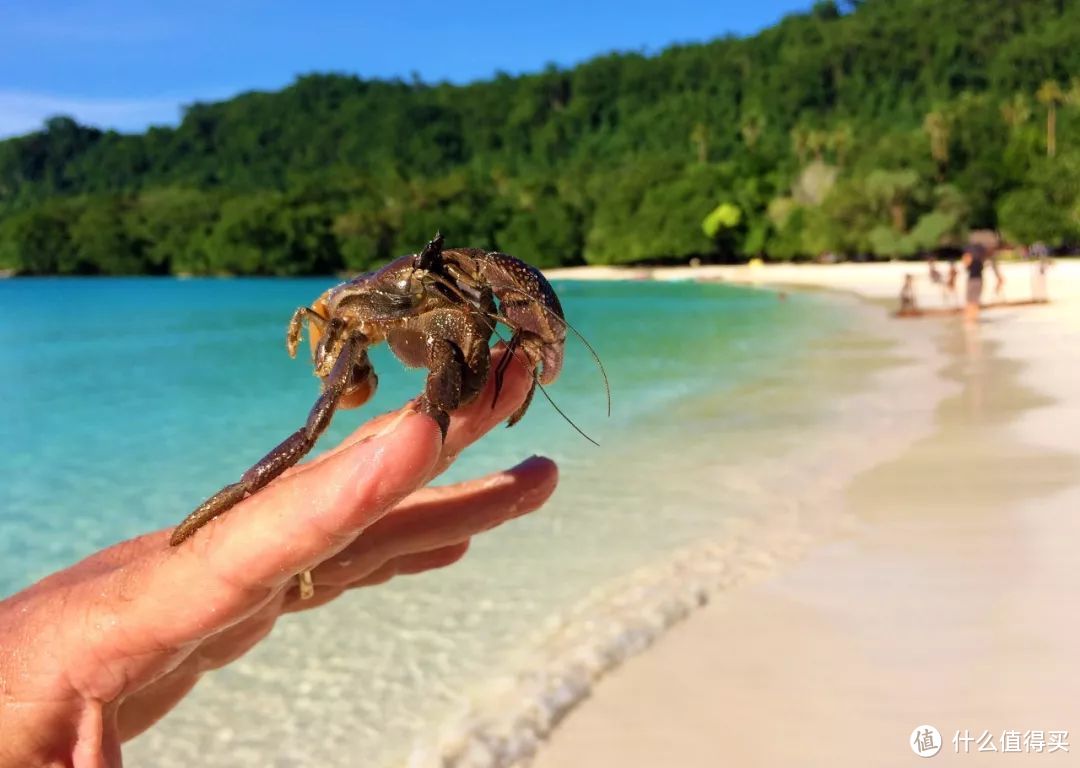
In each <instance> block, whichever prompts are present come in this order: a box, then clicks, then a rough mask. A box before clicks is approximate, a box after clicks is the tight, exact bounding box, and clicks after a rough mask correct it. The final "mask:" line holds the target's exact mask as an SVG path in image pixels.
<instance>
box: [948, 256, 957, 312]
mask: <svg viewBox="0 0 1080 768" xmlns="http://www.w3.org/2000/svg"><path fill="white" fill-rule="evenodd" d="M959 277H960V270H959V269H957V268H956V259H953V260H952V261H950V262H949V273H948V275H947V276H946V277H945V304H946V305H947V306H950V307H955V306H956V305H957V304H959V303H960V299H959V298H958V297H957V295H956V281H957V279H958V278H959Z"/></svg>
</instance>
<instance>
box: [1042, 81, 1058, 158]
mask: <svg viewBox="0 0 1080 768" xmlns="http://www.w3.org/2000/svg"><path fill="white" fill-rule="evenodd" d="M1035 98H1036V99H1038V100H1039V102H1040V103H1041V104H1045V105H1046V156H1047V157H1053V156H1054V155H1056V154H1057V105H1058V104H1060V103H1061V102H1062V100H1063V99H1064V98H1065V94H1064V93H1062V92H1061V86H1060V85H1058V83H1057V80H1047V81H1046V82H1045V83H1043V84H1042V85H1041V86H1039V90H1038V91H1037V92H1036V94H1035Z"/></svg>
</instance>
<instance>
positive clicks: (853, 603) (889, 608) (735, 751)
mask: <svg viewBox="0 0 1080 768" xmlns="http://www.w3.org/2000/svg"><path fill="white" fill-rule="evenodd" d="M910 266H911V265H908V264H873V265H805V266H801V265H800V266H791V265H767V266H762V267H757V268H746V267H734V268H727V267H720V268H706V267H699V268H681V269H678V270H674V271H673V270H670V269H663V270H658V272H659V273H660V274H659V275H657V274H654V275H653V276H652V277H653V278H654V279H661V280H663V279H699V278H700V279H709V280H716V279H719V280H723V281H725V282H732V283H736V284H754V285H759V286H762V287H768V288H772V289H782V288H785V287H787V286H793V285H794V286H799V287H808V288H816V289H822V288H824V289H830V290H839V291H844V292H847V293H853V294H855V295H858V296H861V297H862V298H864V299H868V300H870V301H874V302H880V301H882V300H885V299H893V298H895V296H896V294H897V293H898V286H899V284H900V281H901V280H902V278H903V274H904V273H906V272H909V271H911V270H910ZM587 269H588V268H587ZM1028 269H1029V265H1025V264H1010V265H1005V275H1006V280H1007V284H1006V294H1007V295H1009V288H1010V284H1011V287H1012V288H1013V290H1014V292H1013V293H1012V296H1014V297H1016V298H1020V296H1021V295H1022V294H1021V293H1020V290H1021V289H1022V288H1026V286H1027V282H1026V279H1025V277H1026V275H1027V274H1028ZM701 270H707V272H706V274H707V275H708V277H705V276H704V275H702V274H701ZM590 272H591V274H590V276H589V277H584V275H580V274H578V273H576V274H575V276H574V277H573V278H572V279H624V278H623V277H622V276H621V272H620V271H614V272H612V271H611V270H602V271H596V270H593V269H590ZM558 277H560V278H570V277H571V276H570V275H565V274H563V273H559V274H558ZM894 287H895V288H896V290H895V291H893V290H891V289H892V288H894ZM1050 289H1051V298H1052V299H1057V300H1056V301H1055V303H1053V304H1050V305H1048V306H1041V307H1036V308H1024V309H1003V310H999V311H998V312H996V313H994V314H993V315H992V319H991V318H990V317H987V318H986V319H985V320H984V322H983V323H981V324H980V325H979V326H978V327H977V328H974V329H969V330H967V331H963V330H962V329H963V326H962V325H961V324H960V323H959V322H958V321H956V320H951V321H950V320H947V319H936V320H929V319H928V320H925V321H924V322H923V323H915V324H910V323H905V324H904V325H905V326H907V327H909V328H916V327H917V328H921V329H924V330H925V333H926V334H927V335H928V336H934V337H936V338H937V339H938V344H939V345H940V346H941V348H942V351H943V353H944V354H945V355H946V356H947V358H948V360H949V361H950V362H949V364H948V365H947V366H946V368H945V369H944V371H943V373H944V375H945V376H947V377H949V378H950V379H952V380H953V381H955V382H956V383H957V384H958V385H959V386H960V387H961V389H960V392H959V394H955V395H952V396H949V397H946V398H944V399H943V400H942V401H941V402H940V403H939V404H938V405H937V406H936V407H935V409H934V411H935V428H934V431H933V433H932V434H931V435H929V436H926V437H924V438H922V439H920V440H919V441H917V442H916V443H915V444H913V445H912V447H910V448H908V449H907V450H906V451H904V452H903V454H902V455H901V456H900V457H898V458H896V459H893V460H891V461H885V462H879V463H877V464H876V465H875V466H874V467H872V468H870V469H868V470H866V471H864V472H862V473H861V474H860V475H858V476H857V477H856V478H854V479H853V480H852V481H851V482H850V483H849V484H848V486H847V489H846V491H845V502H846V507H847V510H848V511H849V512H850V513H851V514H852V515H853V516H854V518H855V519H856V520H857V524H856V525H855V527H854V529H853V530H852V531H847V532H840V534H839V535H836V536H833V537H832V538H831V539H827V540H825V541H821V542H818V543H817V544H815V545H814V546H813V547H812V548H811V549H810V551H809V552H808V553H807V556H806V557H805V558H803V559H802V560H799V561H798V562H796V563H794V564H789V565H787V566H785V567H783V568H780V569H777V570H776V571H775V572H774V573H772V574H771V575H769V576H768V577H767V578H765V579H763V580H761V581H759V582H757V583H755V584H752V585H749V586H746V587H744V588H738V589H734V590H730V591H727V592H723V593H720V594H719V595H718V597H717V599H716V600H715V601H713V603H712V604H711V605H709V606H707V607H705V608H704V609H703V610H701V611H697V612H695V613H694V615H693V616H690V617H689V618H688V620H687V621H685V622H682V623H681V624H679V626H676V627H674V628H673V629H672V631H671V632H669V633H666V634H665V635H664V637H663V638H661V639H660V641H659V642H658V643H656V645H655V646H654V647H653V648H652V649H650V650H649V651H647V652H645V653H643V654H641V655H640V656H638V657H636V658H634V659H630V660H629V661H628V662H627V663H626V664H625V665H623V666H621V667H620V668H618V669H616V670H614V671H613V672H612V674H611V675H609V676H608V677H607V678H605V679H604V680H603V681H601V682H600V683H599V685H598V686H597V687H596V689H595V690H594V691H593V692H592V695H591V697H590V698H589V700H587V701H585V702H584V703H583V705H582V706H580V707H579V708H577V709H575V710H574V711H573V712H571V713H570V714H569V715H568V716H567V717H566V719H565V721H564V722H563V723H562V724H561V725H560V727H559V728H558V729H556V730H555V731H554V733H553V735H552V736H551V738H550V739H549V740H548V742H547V743H546V744H545V745H544V746H543V747H542V748H541V749H540V751H539V759H538V760H537V761H536V762H535V765H536V766H538V768H556V766H558V768H563V767H565V768H575V766H579V765H580V766H586V765H588V766H595V765H620V766H624V765H625V766H651V765H657V764H679V765H682V766H697V765H700V766H706V765H709V766H711V765H715V764H716V758H717V755H718V754H721V755H723V756H724V757H725V758H727V759H729V760H730V761H731V762H732V763H733V764H737V765H743V764H756V765H774V764H784V765H787V764H807V763H812V764H819V763H823V762H828V763H829V764H835V765H848V764H850V765H861V764H865V762H866V761H867V759H868V757H869V756H873V757H872V758H870V760H871V761H872V762H874V764H900V763H905V764H906V763H908V762H909V761H910V760H911V759H913V758H914V755H913V754H912V753H911V751H910V750H909V749H908V748H906V747H905V745H904V743H905V740H906V738H907V736H908V735H909V734H910V731H911V729H913V728H914V727H915V726H916V725H919V724H922V723H933V724H936V725H937V727H938V728H939V729H940V730H941V732H942V733H943V734H945V739H946V744H945V747H946V750H945V751H946V752H947V751H949V750H952V748H953V747H952V745H951V744H949V743H948V739H949V738H951V735H952V733H953V730H960V729H962V728H964V727H967V728H968V729H970V730H975V729H976V728H978V729H979V730H978V733H981V731H982V730H984V729H988V730H992V729H994V728H996V729H997V732H998V733H999V734H1000V733H1002V732H1003V731H1004V730H1007V729H1020V730H1021V731H1022V730H1023V729H1024V728H1025V727H1026V728H1039V727H1040V724H1041V725H1042V726H1043V727H1045V728H1046V729H1051V728H1064V729H1067V728H1069V727H1070V726H1071V725H1072V726H1075V724H1076V723H1077V722H1080V711H1078V710H1077V706H1076V705H1074V704H1072V703H1071V702H1070V701H1068V700H1067V699H1066V698H1065V697H1064V696H1063V695H1062V694H1063V692H1065V691H1066V690H1067V689H1068V686H1064V687H1062V688H1055V686H1054V685H1052V684H1050V683H1049V682H1048V681H1047V680H1046V674H1045V672H1044V673H1043V674H1042V675H1040V674H1038V673H1039V669H1038V666H1039V664H1042V663H1045V665H1046V666H1045V667H1044V668H1043V669H1044V670H1048V669H1055V663H1056V665H1057V666H1056V668H1058V669H1061V670H1062V671H1063V672H1064V674H1063V676H1062V677H1063V678H1064V679H1066V680H1070V681H1078V682H1080V664H1077V663H1076V662H1074V661H1072V660H1071V659H1070V658H1069V654H1068V648H1067V645H1068V638H1069V637H1071V635H1072V633H1073V631H1074V630H1075V629H1076V628H1077V627H1076V626H1075V622H1073V621H1072V620H1069V622H1068V623H1066V624H1062V622H1055V626H1054V628H1055V629H1057V630H1058V631H1057V632H1055V640H1054V642H1053V643H1051V644H1052V645H1054V646H1055V650H1056V654H1055V655H1054V656H1053V660H1052V661H1051V660H1050V659H1048V658H1044V657H1042V656H1040V653H1045V652H1046V647H1045V646H1046V645H1048V643H1047V642H1045V639H1044V638H1041V637H1039V634H1038V632H1032V631H1030V630H1028V631H1027V632H1026V633H1025V632H1023V631H1016V629H1015V628H1014V627H1011V626H1008V625H1006V624H1003V623H1002V622H1001V621H1000V620H997V621H995V620H994V619H992V618H987V614H988V613H989V614H991V616H992V613H993V609H994V608H996V607H997V602H998V601H1000V600H1001V599H1002V595H1003V594H1004V595H1006V596H1007V597H1008V601H1009V602H1010V604H1016V603H1018V602H1020V599H1021V598H1023V597H1027V598H1028V599H1030V600H1031V601H1032V602H1033V603H1034V604H1035V606H1036V607H1035V609H1034V610H1028V611H1027V612H1028V613H1029V614H1034V615H1035V616H1036V617H1039V618H1042V619H1043V620H1048V619H1053V617H1052V616H1047V615H1046V613H1045V608H1046V597H1045V596H1046V595H1047V594H1048V593H1051V594H1056V595H1058V596H1060V597H1061V598H1063V599H1064V598H1065V597H1067V595H1068V594H1069V593H1070V590H1068V589H1062V588H1061V584H1065V585H1068V586H1070V587H1075V588H1080V568H1074V567H1072V565H1071V563H1070V562H1069V556H1068V554H1067V553H1066V552H1067V541H1068V540H1069V538H1070V537H1069V536H1067V535H1066V536H1064V537H1061V535H1060V533H1058V534H1057V536H1055V534H1054V531H1053V526H1054V525H1057V526H1062V527H1063V530H1064V526H1066V525H1068V529H1069V530H1076V529H1077V528H1080V526H1077V525H1075V524H1073V523H1071V521H1067V520H1066V519H1065V518H1067V515H1066V512H1065V510H1066V508H1069V509H1074V508H1076V503H1077V500H1080V486H1078V485H1077V484H1076V482H1075V481H1074V480H1073V479H1072V478H1073V477H1074V476H1075V474H1076V472H1075V470H1076V468H1077V467H1080V461H1078V459H1077V457H1078V456H1080V440H1078V439H1077V438H1076V437H1074V435H1076V434H1077V428H1078V427H1080V413H1078V411H1077V408H1076V405H1075V404H1074V403H1073V402H1072V400H1071V398H1075V397H1076V396H1075V394H1074V393H1073V392H1072V391H1071V390H1070V389H1069V386H1068V383H1067V382H1068V381H1070V380H1073V381H1074V380H1076V379H1075V375H1076V373H1077V370H1076V367H1077V366H1076V364H1075V363H1072V364H1071V365H1068V366H1067V369H1066V370H1064V371H1063V370H1062V367H1063V365H1062V364H1063V362H1065V363H1069V362H1070V361H1063V360H1061V359H1059V355H1058V354H1057V353H1058V352H1060V351H1061V350H1063V349H1069V348H1075V346H1072V347H1070V346H1069V345H1068V341H1069V340H1075V339H1076V338H1077V336H1078V335H1080V334H1078V331H1080V311H1078V307H1080V269H1077V265H1074V264H1071V263H1067V264H1066V265H1059V267H1058V268H1057V271H1056V272H1052V273H1051V275H1050ZM898 330H899V329H898ZM1063 337H1064V338H1063ZM1033 342H1034V343H1033ZM1070 375H1071V376H1072V377H1073V378H1070ZM1047 395H1049V396H1051V397H1053V398H1055V399H1052V400H1051V399H1047ZM1062 419H1067V420H1068V423H1070V424H1072V425H1074V426H1073V428H1072V430H1071V431H1070V430H1068V429H1062V428H1061V425H1062V421H1061V420H1062ZM988 443H989V445H990V446H991V447H989V448H988V447H987V444H988ZM943 446H947V450H945V449H944V448H943ZM956 456H959V457H964V456H970V457H971V458H970V460H967V461H965V460H964V459H963V458H960V459H956V458H954V457H956ZM928 457H929V458H928ZM1012 463H1019V464H1020V465H1021V467H1022V468H1027V472H1026V473H1025V474H1024V475H1023V476H1022V478H1021V480H1020V481H1018V480H1017V479H1015V478H1014V477H1013V475H1012V473H1011V471H1010V469H1011V466H1010V465H1011V464H1012ZM943 467H945V468H948V470H947V471H944V472H943V470H942V468H943ZM957 478H960V479H959V480H958V479H957ZM1032 478H1034V479H1033V480H1032V481H1031V482H1024V480H1028V479H1032ZM935 483H936V488H937V489H938V490H937V491H936V492H931V493H922V494H921V495H920V494H919V493H918V492H917V491H914V490H913V488H918V487H919V486H922V487H927V486H928V485H929V486H930V487H931V488H934V487H935ZM987 486H989V488H990V489H992V491H987V490H986V487H987ZM995 504H996V505H998V506H997V507H993V505H995ZM988 505H989V506H988ZM926 507H929V508H930V509H933V510H935V513H936V514H933V515H929V514H925V513H918V514H916V515H915V519H912V515H913V512H916V513H917V512H918V511H919V510H921V509H922V508H926ZM988 508H994V509H995V511H996V513H995V514H994V515H987V514H986V510H987V509H988ZM1048 523H1049V524H1050V530H1048V529H1047V528H1048ZM1078 532H1080V531H1078ZM970 537H974V538H975V541H976V543H975V544H973V543H972V542H971V541H970V540H969V538H970ZM927 540H929V541H930V542H931V543H930V544H929V545H927V544H926V541H927ZM1028 541H1038V542H1040V546H1041V547H1042V548H1043V549H1044V550H1049V551H1050V552H1051V553H1052V554H1053V557H1051V558H1049V559H1048V560H1046V561H1043V562H1035V561H1028V560H1026V559H1023V558H1021V559H1020V561H1019V562H1016V558H1015V557H1011V556H1010V555H1011V554H1013V553H1010V551H1009V550H1010V546H1012V545H1013V544H1014V543H1016V542H1021V543H1023V542H1028ZM958 561H959V562H958ZM960 563H962V564H964V566H965V568H958V565H959V564H960ZM890 571H894V572H899V573H902V574H904V575H905V578H906V581H905V580H902V579H896V578H895V573H892V574H890ZM1048 573H1052V574H1053V575H1054V578H1052V579H1051V578H1048V577H1047V574H1048ZM1010 579H1016V580H1017V583H1016V584H1014V583H1012V582H1011V581H1010ZM957 581H959V582H960V586H957V585H956V582H957ZM1072 594H1075V592H1074V591H1073V592H1072ZM971 603H975V604H981V605H983V606H984V608H985V611H986V612H985V613H983V612H980V611H978V610H972V609H971V607H970V604H971ZM1014 607H1015V605H1014ZM922 610H926V612H927V614H928V615H929V616H931V617H938V616H941V615H948V614H949V613H950V612H951V613H953V614H956V618H955V619H954V620H952V621H946V622H942V623H943V624H944V626H940V627H934V626H933V625H932V624H931V625H930V626H927V625H926V624H925V622H920V621H919V620H918V618H917V617H918V616H919V615H920V612H921V611H922ZM904 616H910V617H911V619H910V620H904V618H903V617H904ZM1048 626H1049V625H1048ZM912 627H917V628H918V629H912ZM920 632H921V634H920ZM792 638H798V642H796V643H793V642H791V640H792ZM973 641H979V642H981V643H982V644H989V645H990V646H996V645H1005V646H1009V645H1010V644H1017V643H1019V645H1020V647H1019V648H1016V647H1007V648H1006V649H1001V650H999V649H997V648H996V647H993V648H992V651H987V650H986V649H985V648H981V647H980V646H979V645H978V644H977V643H974V642H973ZM965 643H970V644H972V645H973V646H974V647H972V648H965ZM1034 648H1038V653H1037V652H1035V650H1034ZM965 652H966V655H965ZM905 657H906V658H905ZM912 657H914V658H912ZM995 663H998V664H1003V665H1004V666H1005V667H1006V668H1007V669H1008V675H1007V676H1008V683H1006V684H1001V685H1000V686H998V687H995V686H994V685H993V684H992V682H990V683H987V684H983V685H981V686H980V684H979V681H978V680H977V679H970V678H968V677H965V676H964V675H963V674H962V673H961V674H957V672H956V668H957V667H959V668H961V669H962V670H982V671H987V670H989V669H992V668H994V665H995ZM1020 670H1022V671H1020ZM1025 672H1026V673H1027V674H1028V675H1030V676H1031V677H1032V678H1033V679H1036V680H1038V681H1039V683H1040V687H1039V688H1038V694H1035V693H1033V692H1032V691H1031V690H1029V688H1030V686H1027V687H1025V685H1024V682H1023V677H1024V673H1025ZM924 679H925V680H926V681H927V682H926V683H920V682H919V681H920V680H924ZM989 679H990V680H991V681H992V677H991V678H989ZM1073 690H1075V689H1073ZM1017 698H1018V699H1020V700H1023V701H1025V702H1026V704H1027V711H1024V710H1023V708H1021V707H1019V706H1015V705H1014V706H1013V712H1012V718H1011V721H1009V718H1007V717H1002V711H1003V710H1007V709H1008V705H1007V702H1009V701H1013V700H1015V699H1017ZM987 699H988V700H990V701H993V702H994V704H995V706H996V709H995V707H994V706H988V705H984V704H983V700H987ZM1047 704H1049V706H1047ZM965 706H966V707H967V710H966V711H965ZM1051 710H1053V711H1054V712H1056V713H1057V714H1056V715H1054V712H1052V711H1051ZM867 711H869V712H870V713H871V714H869V715H867V714H866V712H867ZM860 713H861V714H860ZM1034 713H1037V714H1034ZM1055 717H1056V718H1057V719H1056V720H1055V719H1054V718H1055ZM980 718H981V719H980ZM1040 718H1041V719H1040ZM1029 720H1031V721H1035V722H1028V721H1029ZM781 732H784V733H785V738H783V739H778V738H777V736H778V735H779V734H780V733H781ZM978 733H977V734H976V735H978ZM827 734H838V735H839V736H840V737H841V741H840V742H839V743H836V744H833V745H832V748H831V749H830V744H831V742H830V739H829V738H828V737H827V736H826V735H827Z"/></svg>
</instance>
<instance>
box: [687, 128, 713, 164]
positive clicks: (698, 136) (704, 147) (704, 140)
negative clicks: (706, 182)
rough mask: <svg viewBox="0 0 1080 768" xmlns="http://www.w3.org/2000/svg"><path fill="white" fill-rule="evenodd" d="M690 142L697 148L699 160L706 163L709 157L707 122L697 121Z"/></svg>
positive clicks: (691, 132)
mask: <svg viewBox="0 0 1080 768" xmlns="http://www.w3.org/2000/svg"><path fill="white" fill-rule="evenodd" d="M690 143H691V144H693V145H694V147H695V148H696V150H697V161H698V162H699V163H702V164H704V163H705V162H706V161H707V160H708V159H709V130H708V128H706V127H705V123H695V124H694V130H692V131H690Z"/></svg>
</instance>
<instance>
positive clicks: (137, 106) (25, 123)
mask: <svg viewBox="0 0 1080 768" xmlns="http://www.w3.org/2000/svg"><path fill="white" fill-rule="evenodd" d="M195 100H196V99H193V98H176V97H172V98H166V97H162V98H145V99H133V98H88V97H83V96H61V95H56V94H47V93H31V92H26V91H8V90H2V89H0V138H5V137H10V136H18V135H20V134H24V133H29V132H30V131H36V130H38V129H39V128H41V126H42V124H43V123H44V121H45V120H46V118H49V117H54V116H56V115H69V116H71V117H74V118H75V120H76V121H78V122H79V123H82V124H84V125H92V126H96V127H98V128H106V129H108V128H112V129H115V130H118V131H141V130H143V129H145V128H146V127H147V126H149V125H162V124H167V125H175V124H176V123H177V122H179V120H180V112H181V106H182V105H183V104H188V103H191V102H193V101H195Z"/></svg>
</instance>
